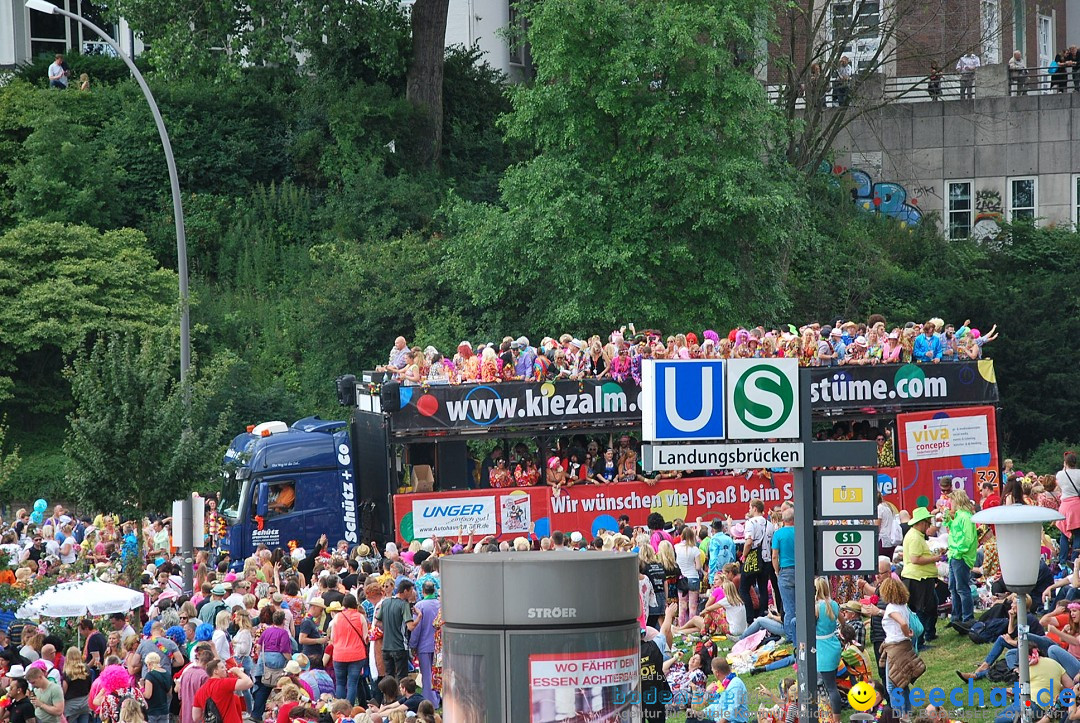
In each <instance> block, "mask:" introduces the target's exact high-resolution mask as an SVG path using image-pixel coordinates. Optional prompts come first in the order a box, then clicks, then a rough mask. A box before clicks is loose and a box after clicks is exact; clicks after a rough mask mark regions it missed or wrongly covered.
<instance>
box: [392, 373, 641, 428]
mask: <svg viewBox="0 0 1080 723" xmlns="http://www.w3.org/2000/svg"><path fill="white" fill-rule="evenodd" d="M398 392H399V394H400V399H401V409H400V410H399V411H397V412H394V413H393V414H392V415H391V419H392V420H393V428H394V430H395V431H398V432H405V431H425V430H438V429H457V430H461V429H472V430H476V429H483V428H487V429H503V428H507V427H530V426H536V425H556V426H557V425H560V424H564V423H572V422H589V423H593V424H598V423H603V424H612V423H623V424H640V423H641V401H640V395H641V388H640V387H639V386H638V385H636V384H634V383H633V382H623V383H619V382H613V381H611V380H604V379H582V380H581V381H561V382H501V383H498V384H460V385H449V386H448V385H430V386H417V387H406V386H402V387H400V388H399V390H398Z"/></svg>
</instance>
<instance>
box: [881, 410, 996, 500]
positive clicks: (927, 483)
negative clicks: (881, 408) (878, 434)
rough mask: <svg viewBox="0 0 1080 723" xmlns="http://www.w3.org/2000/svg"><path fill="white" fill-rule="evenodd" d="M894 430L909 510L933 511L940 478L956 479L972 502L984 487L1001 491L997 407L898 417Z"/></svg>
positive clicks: (954, 481)
mask: <svg viewBox="0 0 1080 723" xmlns="http://www.w3.org/2000/svg"><path fill="white" fill-rule="evenodd" d="M896 427H897V434H896V436H897V442H898V447H899V449H898V450H897V451H898V453H899V460H898V461H899V462H900V478H901V480H902V484H901V486H900V487H901V489H900V493H901V496H902V499H903V503H904V505H905V507H904V508H905V509H909V510H910V509H914V508H915V507H924V506H930V507H933V505H934V501H935V500H936V499H937V497H938V494H939V491H938V479H940V478H941V477H952V479H953V487H961V488H963V490H964V491H965V492H967V494H968V497H970V498H972V499H978V498H979V496H978V487H979V484H981V483H982V482H993V483H994V484H995V485H1000V483H1001V480H1000V479H998V475H999V473H998V470H999V469H1000V465H999V464H998V449H997V423H996V420H995V417H994V408H993V407H960V408H957V409H948V410H940V411H937V412H914V413H911V414H900V415H897V417H896Z"/></svg>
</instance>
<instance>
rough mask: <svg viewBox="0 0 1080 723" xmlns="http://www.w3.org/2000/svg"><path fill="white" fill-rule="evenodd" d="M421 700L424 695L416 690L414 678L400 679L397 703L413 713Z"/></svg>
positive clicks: (422, 700)
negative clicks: (399, 693)
mask: <svg viewBox="0 0 1080 723" xmlns="http://www.w3.org/2000/svg"><path fill="white" fill-rule="evenodd" d="M423 702H424V696H422V695H420V694H419V693H417V692H416V681H415V680H413V679H412V678H406V679H405V680H403V681H401V697H400V698H398V703H400V704H401V705H403V706H405V707H406V708H408V709H409V710H410V711H412V712H413V713H415V712H416V711H417V709H418V708H419V707H420V704H421V703H423Z"/></svg>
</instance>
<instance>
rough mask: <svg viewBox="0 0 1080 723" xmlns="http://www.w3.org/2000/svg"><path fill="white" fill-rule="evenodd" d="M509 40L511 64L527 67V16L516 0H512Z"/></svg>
mask: <svg viewBox="0 0 1080 723" xmlns="http://www.w3.org/2000/svg"><path fill="white" fill-rule="evenodd" d="M507 40H508V42H509V43H510V64H511V65H520V66H521V67H525V65H526V63H527V62H528V55H527V53H526V47H525V46H526V43H525V18H524V16H523V15H522V14H521V12H520V11H519V10H518V9H517V1H516V0H510V27H509V33H508V36H507Z"/></svg>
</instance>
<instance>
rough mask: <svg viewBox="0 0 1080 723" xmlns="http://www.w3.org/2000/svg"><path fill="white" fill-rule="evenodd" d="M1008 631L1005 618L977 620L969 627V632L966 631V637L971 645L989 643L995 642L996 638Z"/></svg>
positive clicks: (1007, 623) (1007, 622)
mask: <svg viewBox="0 0 1080 723" xmlns="http://www.w3.org/2000/svg"><path fill="white" fill-rule="evenodd" d="M1008 629H1009V621H1008V620H1007V619H1005V618H996V619H994V620H979V621H978V622H976V623H975V624H974V625H972V626H971V630H970V631H968V637H969V638H970V639H971V642H973V643H980V644H985V643H991V642H993V641H995V640H997V637H998V636H999V635H1002V634H1004V633H1005V631H1007V630H1008Z"/></svg>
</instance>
